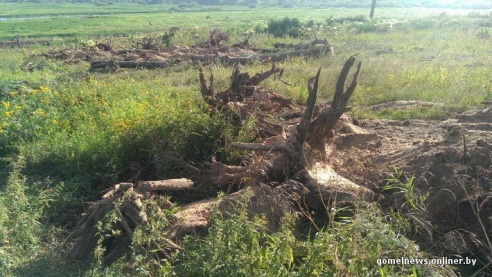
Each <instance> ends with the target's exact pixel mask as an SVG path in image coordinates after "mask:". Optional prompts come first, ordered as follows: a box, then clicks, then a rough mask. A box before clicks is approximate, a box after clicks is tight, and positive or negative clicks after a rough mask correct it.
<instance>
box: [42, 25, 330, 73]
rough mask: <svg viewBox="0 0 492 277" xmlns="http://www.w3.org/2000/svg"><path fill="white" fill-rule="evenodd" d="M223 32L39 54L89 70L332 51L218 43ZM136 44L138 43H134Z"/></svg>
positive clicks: (319, 46) (322, 45)
mask: <svg viewBox="0 0 492 277" xmlns="http://www.w3.org/2000/svg"><path fill="white" fill-rule="evenodd" d="M223 36H224V34H223V33H212V34H211V37H210V40H209V41H208V42H206V43H202V44H199V45H195V46H186V45H176V46H169V47H161V48H159V47H143V46H142V47H141V48H140V47H135V48H134V49H120V50H118V49H116V47H115V46H114V45H112V44H111V43H100V42H98V43H96V45H95V46H93V47H80V48H76V49H61V50H59V49H52V50H50V51H49V52H48V53H44V54H42V56H43V57H45V58H48V59H56V60H63V61H64V62H66V63H80V62H90V63H91V65H90V68H89V70H91V71H98V70H115V69H117V68H146V69H156V68H167V67H170V66H173V65H176V64H180V63H186V62H188V63H192V64H194V63H198V64H205V65H206V64H213V63H215V64H219V63H220V64H224V65H235V64H243V65H244V64H250V63H253V62H264V63H269V62H277V63H278V62H282V61H285V60H286V59H288V58H291V57H317V56H320V55H325V54H331V55H332V54H333V53H334V52H333V47H332V46H331V45H330V43H329V42H328V41H327V40H314V41H311V42H307V43H300V44H295V45H294V44H279V45H276V46H275V48H272V49H255V48H251V47H250V46H249V44H248V41H247V40H246V41H244V42H243V43H239V44H235V45H232V46H228V45H225V44H221V43H220V42H221V41H223V40H224V37H223ZM137 46H138V45H137Z"/></svg>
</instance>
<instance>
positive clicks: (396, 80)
mask: <svg viewBox="0 0 492 277" xmlns="http://www.w3.org/2000/svg"><path fill="white" fill-rule="evenodd" d="M259 11H260V8H238V7H221V10H217V9H213V8H204V9H203V10H200V9H199V8H197V7H192V8H185V9H181V10H180V9H179V8H178V7H177V6H174V5H155V6H143V5H129V4H114V5H108V6H98V7H96V6H94V5H89V4H80V5H79V4H78V5H71V4H56V5H55V4H43V5H41V4H6V3H0V18H2V19H4V20H1V21H0V41H2V40H3V41H5V40H14V39H15V38H16V37H17V36H18V35H19V36H21V37H22V39H23V40H24V39H47V40H50V41H51V45H50V46H42V45H35V44H34V45H25V46H22V47H17V48H3V49H0V51H1V52H2V53H1V55H2V63H1V65H0V115H1V117H0V158H1V159H0V273H2V275H3V276H39V275H43V276H121V274H126V275H129V274H133V275H135V274H140V275H139V276H152V275H153V274H155V272H159V274H160V275H162V276H170V275H171V274H175V275H174V276H176V275H177V276H212V275H214V276H232V275H231V274H235V276H250V275H252V274H258V273H261V272H267V273H265V274H266V275H265V276H315V275H317V276H331V274H349V275H350V274H355V273H360V272H365V273H366V274H368V275H370V276H373V275H381V276H396V275H406V276H410V275H412V276H431V275H432V274H436V272H439V273H438V274H451V273H450V271H449V269H444V270H443V269H438V268H431V267H419V266H409V267H402V266H398V265H393V266H390V265H387V266H378V265H377V263H375V260H376V259H377V258H378V257H380V255H382V254H381V253H391V255H392V256H394V257H400V256H402V255H403V256H415V257H429V256H430V254H428V253H424V252H421V251H419V250H418V249H417V248H418V247H417V246H416V245H415V244H414V243H413V242H412V241H410V240H408V239H406V238H405V237H402V236H400V235H399V233H400V232H403V231H402V229H401V228H408V225H409V223H408V222H404V219H401V220H402V221H401V222H397V223H395V224H393V223H387V222H386V221H385V215H384V214H382V213H381V212H380V211H379V210H378V209H377V208H375V207H374V208H373V209H369V210H365V209H361V211H360V213H359V214H358V216H356V218H355V219H354V220H353V221H352V223H351V224H345V223H339V222H333V221H330V222H331V224H332V226H331V227H332V228H331V230H332V231H330V230H329V229H327V230H323V231H322V232H320V234H321V235H318V236H316V237H313V238H312V240H307V241H302V242H299V241H297V240H295V239H294V237H293V234H292V233H290V232H289V230H288V228H285V230H284V231H283V232H282V233H278V234H268V233H267V232H263V231H264V228H265V227H264V222H263V220H262V219H253V220H251V219H248V218H247V216H246V215H245V212H244V210H241V208H239V210H240V212H238V214H237V215H236V216H232V217H227V218H226V217H222V216H221V215H220V214H217V216H216V218H214V225H213V228H212V229H211V231H210V234H209V236H207V237H205V238H202V239H199V238H189V239H188V240H187V242H186V243H185V246H184V247H185V248H186V249H187V251H185V253H186V254H184V255H176V256H173V257H171V258H170V259H168V260H161V257H157V256H155V255H153V254H152V253H145V252H139V251H140V250H139V249H142V248H145V247H146V246H147V245H149V244H151V243H156V244H159V243H160V242H162V241H159V238H158V237H159V236H158V234H159V226H160V225H159V223H158V222H161V223H162V224H164V223H165V222H168V221H169V220H170V219H169V218H170V214H169V212H168V211H164V210H161V209H160V208H159V207H158V206H157V207H156V206H153V204H151V203H149V204H148V206H147V207H148V209H154V211H155V212H154V214H155V218H152V219H151V221H152V220H154V221H152V222H153V223H152V224H154V225H152V224H151V226H152V228H147V229H142V230H140V231H139V233H137V234H136V237H135V242H134V244H135V245H134V248H133V250H132V251H130V253H129V254H128V256H127V257H126V258H125V259H122V260H120V261H118V262H116V263H114V264H113V265H111V266H110V267H105V266H104V265H103V261H102V258H101V251H102V252H104V251H103V250H101V249H102V247H103V246H101V249H99V250H100V251H99V252H97V251H96V253H95V254H94V259H93V260H92V261H90V262H88V263H83V262H80V263H75V264H74V263H71V264H68V263H66V262H65V260H64V253H65V252H64V251H66V249H65V248H64V247H65V246H64V245H63V244H64V240H65V238H66V237H67V236H68V235H69V233H70V232H71V230H72V228H73V227H74V226H75V224H76V222H77V219H78V218H79V215H80V214H81V213H82V212H83V211H84V209H85V208H86V203H87V202H88V201H94V200H96V199H99V197H100V192H101V191H103V190H104V189H107V188H108V187H110V186H111V185H113V184H116V183H118V182H138V181H141V180H158V179H166V178H174V177H178V176H181V174H182V173H183V172H182V171H181V170H180V169H178V168H175V167H174V166H172V165H169V164H168V163H167V162H166V161H165V160H164V159H163V158H162V153H164V152H166V151H175V152H178V153H181V154H182V155H183V156H185V157H186V158H187V160H189V161H193V162H194V163H195V164H198V165H200V164H203V163H205V162H208V161H210V159H211V157H212V155H220V156H221V157H222V159H223V160H224V161H230V162H235V163H240V162H241V159H242V153H238V152H235V151H231V150H230V149H228V148H227V145H228V144H229V143H230V142H233V141H250V140H251V139H252V138H253V137H254V136H253V134H252V130H251V129H248V126H244V127H243V128H242V129H241V130H235V129H234V128H233V127H232V126H230V125H229V124H228V120H227V118H224V117H223V116H222V115H221V114H219V113H213V112H210V110H209V109H208V108H207V107H206V105H205V103H203V100H202V98H201V95H200V88H199V81H198V70H197V67H196V66H177V67H175V68H173V67H170V68H166V69H159V70H126V69H120V70H117V71H116V72H112V73H93V72H87V69H88V68H89V63H87V62H82V63H75V64H70V63H65V62H64V61H62V60H51V59H46V58H44V57H43V56H42V55H40V54H42V53H46V52H48V51H50V50H52V49H63V48H78V47H87V46H90V45H91V43H94V42H95V41H102V42H108V41H112V42H114V43H115V45H117V46H118V47H119V48H122V49H125V48H130V47H132V45H134V44H135V42H137V41H139V40H141V39H143V38H144V37H146V36H155V37H160V36H162V35H163V34H165V32H166V31H168V30H169V28H171V27H179V28H180V29H179V30H178V31H177V34H176V36H175V37H174V38H173V40H172V43H173V44H174V45H181V44H184V45H196V44H198V43H201V42H204V41H206V40H207V37H208V34H209V31H210V30H211V29H214V28H219V29H221V30H222V31H224V32H227V33H228V34H230V41H229V43H231V44H232V43H236V42H239V41H242V40H243V39H244V38H245V33H253V36H252V39H251V43H252V44H253V45H255V46H258V47H271V46H272V45H273V44H274V43H277V42H284V43H298V42H301V41H306V40H311V39H313V38H314V35H316V36H317V37H318V38H327V39H328V41H329V42H330V43H331V44H332V45H333V46H334V49H335V53H336V55H335V56H323V57H319V58H316V59H304V58H293V59H290V60H288V61H286V62H285V63H284V64H282V66H283V67H284V68H285V73H284V76H283V78H284V79H285V80H287V81H288V82H289V83H290V84H291V85H290V86H288V85H286V84H284V83H282V82H279V81H278V80H273V79H272V80H267V81H265V86H267V87H271V88H272V89H273V90H274V91H276V92H278V93H280V94H282V95H284V96H286V97H288V98H292V99H294V101H295V102H297V103H300V104H301V103H304V102H305V100H306V97H307V87H306V82H307V79H308V78H309V77H311V76H313V75H314V74H315V73H316V70H317V68H319V67H322V70H323V75H324V76H325V77H323V78H322V80H321V83H320V89H319V90H320V92H321V94H320V97H321V98H322V99H325V100H327V99H329V98H330V97H331V96H332V94H333V88H334V86H335V82H336V77H335V76H338V73H339V69H340V68H341V66H342V65H343V62H344V61H345V60H346V59H347V58H348V57H350V56H352V55H355V54H357V56H356V57H357V59H358V60H361V61H363V70H362V74H361V76H360V79H359V84H358V87H357V90H356V93H355V94H354V96H353V100H352V104H353V106H354V109H353V110H352V111H351V112H350V115H351V116H353V117H355V118H389V119H426V120H438V119H439V120H441V119H445V118H447V117H449V116H450V115H452V114H455V113H458V112H462V111H465V110H470V109H475V108H483V105H482V104H481V102H483V101H492V79H491V78H490V77H491V76H492V74H491V73H492V72H491V68H492V55H491V54H492V50H491V49H492V23H491V22H492V14H491V13H490V12H486V11H459V12H458V11H452V10H451V11H443V10H430V9H429V10H426V9H379V10H377V13H376V14H377V17H376V18H375V19H373V20H369V19H367V18H366V17H365V16H364V15H365V14H367V13H368V11H367V10H363V9H345V8H340V9H308V8H292V9H287V8H271V9H267V10H261V12H259ZM457 14H460V15H457ZM284 17H292V18H298V19H299V20H300V22H301V23H303V25H304V29H303V30H302V32H303V33H302V35H301V36H300V37H297V38H293V37H289V36H286V37H281V38H275V37H273V36H272V35H271V34H268V33H267V26H268V23H269V21H270V20H271V19H275V20H278V19H282V18H284ZM16 18H17V19H16ZM309 22H311V23H312V24H309ZM390 22H391V24H389V23H390ZM308 25H311V26H310V27H307V26H308ZM313 25H314V26H318V29H317V30H315V31H313V29H312V26H313ZM28 63H33V64H36V65H38V67H37V68H36V69H35V70H26V65H27V64H28ZM270 66H271V65H269V64H262V63H255V64H252V65H248V66H245V67H244V68H245V70H247V71H248V72H251V73H254V72H259V71H264V70H267V69H269V67H270ZM213 70H214V72H215V76H216V86H217V88H218V89H221V88H225V87H227V85H228V81H229V76H230V72H231V71H232V67H231V66H227V65H221V64H214V65H213ZM397 100H419V101H429V102H438V103H442V104H443V105H442V106H438V107H437V106H436V107H414V108H409V109H405V110H399V109H394V110H392V109H390V110H385V111H371V110H368V109H367V107H369V106H371V105H375V104H380V103H386V102H390V101H397ZM382 181H384V180H382ZM217 193H219V192H218V191H217V190H213V189H211V188H210V186H208V185H206V184H204V185H202V186H200V187H198V188H197V189H196V190H195V191H192V192H190V193H189V194H188V195H185V196H184V195H178V196H177V197H176V196H175V197H174V199H173V201H174V202H176V203H178V204H179V203H180V202H182V203H186V202H187V201H189V199H198V198H199V197H203V196H204V195H208V196H210V197H213V196H216V195H217ZM285 224H286V226H288V224H290V223H289V222H288V221H286V222H285ZM402 226H403V227H402ZM361 229H363V230H364V233H366V237H364V238H362V237H360V236H358V235H353V234H354V233H356V232H359V231H360V230H361ZM103 231H108V230H103ZM103 231H101V233H102V232H103ZM225 233H227V235H224V234H225ZM240 234H241V235H240ZM226 237H228V238H229V239H227V238H226ZM367 238H370V239H367ZM227 245H234V247H226V246H227ZM329 245H331V246H333V245H335V246H336V247H335V248H336V249H338V252H336V251H335V253H333V251H332V248H330V247H329ZM231 249H238V251H237V252H234V251H231ZM352 251H358V253H360V255H359V256H358V258H357V259H356V260H355V261H354V260H353V259H354V257H353V256H352V255H351V253H352ZM320 253H330V254H320ZM258 257H261V259H259V261H258ZM239 261H241V262H242V263H241V264H239ZM255 261H256V262H255ZM235 262H236V263H237V264H235ZM232 265H234V266H232ZM237 268H241V269H243V270H242V271H237ZM200 270H201V271H200ZM235 270H236V271H235ZM265 270H269V271H265ZM439 270H442V271H439ZM442 276H444V275H442ZM448 276H452V275H448Z"/></svg>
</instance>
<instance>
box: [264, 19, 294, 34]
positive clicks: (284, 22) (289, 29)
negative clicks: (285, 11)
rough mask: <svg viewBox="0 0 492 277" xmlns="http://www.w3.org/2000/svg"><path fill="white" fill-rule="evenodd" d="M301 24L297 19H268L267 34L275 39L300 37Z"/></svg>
mask: <svg viewBox="0 0 492 277" xmlns="http://www.w3.org/2000/svg"><path fill="white" fill-rule="evenodd" d="M301 28H302V25H301V22H300V21H299V19H297V18H288V17H285V18H283V19H280V20H274V19H270V21H269V22H268V27H267V32H268V33H269V34H272V35H273V36H274V37H276V38H281V37H285V36H287V35H289V36H290V37H293V38H298V37H300V36H301Z"/></svg>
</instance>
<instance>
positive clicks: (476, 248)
mask: <svg viewBox="0 0 492 277" xmlns="http://www.w3.org/2000/svg"><path fill="white" fill-rule="evenodd" d="M352 123H355V124H356V125H353V124H352ZM336 132H337V135H336V136H335V138H334V140H333V143H332V144H331V146H330V147H328V151H329V160H330V161H329V163H330V164H331V165H332V166H333V167H334V168H335V169H336V171H337V172H338V173H340V174H341V175H343V176H344V177H346V178H348V179H350V180H352V181H353V182H354V183H357V184H359V185H362V186H364V187H367V188H370V189H372V190H373V191H374V192H375V193H376V194H377V201H378V202H379V203H380V205H381V206H382V208H383V209H385V210H393V211H401V210H404V209H405V208H404V205H405V199H404V197H403V196H402V195H399V194H395V193H394V191H385V190H383V187H384V185H386V183H387V182H386V181H384V180H385V179H387V178H388V177H389V176H390V174H391V173H392V172H394V169H393V167H398V168H401V169H403V170H404V171H405V172H406V173H407V174H408V176H414V177H415V187H416V189H417V190H418V191H419V192H420V195H424V194H425V193H427V192H428V193H429V198H428V201H427V208H426V211H425V212H423V213H421V214H418V215H415V216H416V217H417V218H416V220H417V221H418V224H417V225H419V224H420V225H421V227H422V230H427V231H424V232H416V233H415V237H414V239H416V240H417V242H418V243H419V244H420V245H421V247H423V248H424V249H427V250H432V252H434V253H442V254H443V255H449V254H459V255H473V256H478V257H480V258H481V259H483V260H484V262H485V263H489V262H490V261H491V258H492V253H491V251H492V250H491V249H490V247H491V245H490V243H489V240H490V238H491V237H492V160H491V151H492V108H488V109H484V110H475V111H469V112H465V113H462V114H458V115H455V116H453V117H452V118H449V119H447V120H445V121H431V120H405V121H395V120H382V119H377V120H368V119H365V120H360V121H359V122H352V121H351V120H350V119H349V118H345V120H343V121H341V122H340V124H339V126H338V128H337V130H336Z"/></svg>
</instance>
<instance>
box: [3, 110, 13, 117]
mask: <svg viewBox="0 0 492 277" xmlns="http://www.w3.org/2000/svg"><path fill="white" fill-rule="evenodd" d="M12 114H13V112H12V111H6V112H4V113H3V117H5V118H9V117H11V116H12Z"/></svg>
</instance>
